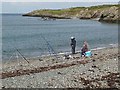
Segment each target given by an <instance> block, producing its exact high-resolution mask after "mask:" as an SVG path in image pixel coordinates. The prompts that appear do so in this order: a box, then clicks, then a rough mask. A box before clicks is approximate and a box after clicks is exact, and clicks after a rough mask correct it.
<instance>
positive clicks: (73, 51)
mask: <svg viewBox="0 0 120 90" xmlns="http://www.w3.org/2000/svg"><path fill="white" fill-rule="evenodd" d="M70 45H71V51H72V54H75V47H76V40H75V37H71V44H70Z"/></svg>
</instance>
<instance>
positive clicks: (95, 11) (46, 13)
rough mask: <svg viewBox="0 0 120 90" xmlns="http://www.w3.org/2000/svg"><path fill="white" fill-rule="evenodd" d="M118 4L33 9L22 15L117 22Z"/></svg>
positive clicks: (118, 17)
mask: <svg viewBox="0 0 120 90" xmlns="http://www.w3.org/2000/svg"><path fill="white" fill-rule="evenodd" d="M119 6H120V5H102V6H92V7H75V8H69V9H60V10H35V11H32V12H30V13H27V14H24V15H23V16H34V17H42V18H46V17H47V18H55V19H72V18H79V19H97V20H99V21H100V22H118V21H120V16H119V13H118V12H119Z"/></svg>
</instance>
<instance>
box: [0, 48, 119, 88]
mask: <svg viewBox="0 0 120 90" xmlns="http://www.w3.org/2000/svg"><path fill="white" fill-rule="evenodd" d="M92 54H93V56H92V57H87V58H84V57H82V58H81V57H80V53H77V54H75V55H71V57H70V58H69V59H65V57H64V55H58V56H56V57H55V56H44V57H36V58H30V59H28V61H29V63H27V62H26V61H25V60H23V59H20V60H15V61H8V62H6V63H3V70H2V73H1V74H2V78H1V80H2V87H3V88H76V87H80V88H120V80H119V78H120V73H119V71H118V48H117V47H110V48H105V49H100V50H94V51H92Z"/></svg>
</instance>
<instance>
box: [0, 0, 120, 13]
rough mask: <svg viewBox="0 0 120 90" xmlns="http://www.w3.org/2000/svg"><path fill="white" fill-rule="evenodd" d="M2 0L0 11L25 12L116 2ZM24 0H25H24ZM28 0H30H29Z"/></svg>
mask: <svg viewBox="0 0 120 90" xmlns="http://www.w3.org/2000/svg"><path fill="white" fill-rule="evenodd" d="M7 1H8V2H6V1H4V0H3V1H2V11H0V13H27V12H30V11H33V10H38V9H64V8H70V7H88V6H95V5H103V4H118V2H117V0H116V2H115V0H114V2H112V0H111V2H27V1H26V2H22V0H21V2H18V1H17V0H14V2H10V1H9V0H7ZM11 1H12V0H11ZM24 1H25V0H24ZM29 1H30V0H29Z"/></svg>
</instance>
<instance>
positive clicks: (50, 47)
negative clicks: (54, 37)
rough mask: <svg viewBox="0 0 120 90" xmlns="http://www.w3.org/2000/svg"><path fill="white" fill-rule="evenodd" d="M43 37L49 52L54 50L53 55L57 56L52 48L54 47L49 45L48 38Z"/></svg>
mask: <svg viewBox="0 0 120 90" xmlns="http://www.w3.org/2000/svg"><path fill="white" fill-rule="evenodd" d="M41 37H42V38H43V39H44V40H45V41H46V43H47V46H48V50H49V52H50V51H51V50H52V53H53V54H56V53H55V50H54V49H53V48H52V46H51V45H50V44H49V42H48V41H47V40H46V38H45V37H44V36H43V35H42V34H41Z"/></svg>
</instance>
